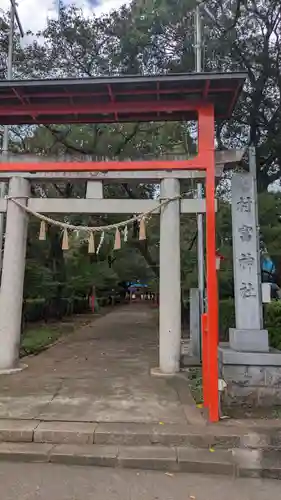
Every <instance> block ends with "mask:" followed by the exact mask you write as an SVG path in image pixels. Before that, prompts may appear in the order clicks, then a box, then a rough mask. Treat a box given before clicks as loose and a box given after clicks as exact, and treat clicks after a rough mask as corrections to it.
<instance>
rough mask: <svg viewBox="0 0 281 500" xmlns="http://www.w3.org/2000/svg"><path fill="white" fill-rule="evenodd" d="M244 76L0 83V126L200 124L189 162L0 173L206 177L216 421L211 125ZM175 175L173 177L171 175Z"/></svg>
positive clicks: (212, 414)
mask: <svg viewBox="0 0 281 500" xmlns="http://www.w3.org/2000/svg"><path fill="white" fill-rule="evenodd" d="M245 77H246V75H245V74H244V73H226V74H216V73H206V74H204V73H201V74H196V73H193V74H179V75H176V74H174V75H160V76H148V77H146V76H124V77H111V78H87V79H62V80H39V81H38V80H25V81H1V82H0V123H1V124H3V125H12V124H13V125H15V124H17V125H20V124H30V125H36V124H58V123H59V124H69V123H72V124H73V123H79V124H82V123H116V122H123V123H124V122H150V121H182V120H184V121H189V120H198V154H197V156H195V157H193V158H191V159H188V160H173V161H170V160H161V159H160V160H159V159H158V160H153V161H146V160H142V161H122V162H120V161H96V162H93V161H85V162H77V161H74V162H60V161H48V160H47V161H42V159H38V160H36V161H34V160H32V161H30V162H26V161H25V162H19V161H17V160H16V161H15V159H7V161H2V162H0V176H1V172H2V173H4V172H13V173H15V174H16V173H19V172H61V171H64V172H81V173H82V172H90V171H93V172H94V171H95V172H105V171H113V170H114V171H149V170H154V171H155V170H165V171H177V170H178V171H180V170H187V169H189V170H195V171H198V170H205V171H206V221H207V225H206V248H207V259H206V260H207V304H208V305H207V312H206V315H205V321H203V323H204V335H203V340H204V342H203V389H204V396H205V400H204V405H205V406H206V407H207V408H208V410H209V419H210V421H212V422H216V421H218V419H219V395H218V359H217V357H218V286H217V273H216V222H215V144H214V135H215V134H214V132H215V120H216V119H219V120H227V119H229V118H230V117H231V114H232V111H233V109H234V106H235V104H236V101H237V98H238V96H239V93H240V91H241V89H242V86H243V83H244V81H245ZM175 176H176V174H175Z"/></svg>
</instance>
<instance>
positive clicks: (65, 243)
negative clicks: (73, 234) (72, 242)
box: [61, 229, 69, 250]
mask: <svg viewBox="0 0 281 500" xmlns="http://www.w3.org/2000/svg"><path fill="white" fill-rule="evenodd" d="M61 248H62V249H63V250H69V243H68V232H67V229H64V231H63V237H62V245H61Z"/></svg>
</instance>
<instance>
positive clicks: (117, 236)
mask: <svg viewBox="0 0 281 500" xmlns="http://www.w3.org/2000/svg"><path fill="white" fill-rule="evenodd" d="M120 248H121V234H120V231H119V229H118V227H117V228H116V232H115V242H114V250H120Z"/></svg>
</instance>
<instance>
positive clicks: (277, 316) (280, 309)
mask: <svg viewBox="0 0 281 500" xmlns="http://www.w3.org/2000/svg"><path fill="white" fill-rule="evenodd" d="M219 325H220V327H219V329H220V340H221V341H227V340H228V330H229V328H234V327H235V307H234V299H232V298H231V299H226V300H221V301H220V305H219ZM264 325H265V328H266V329H267V330H268V333H269V342H270V346H271V347H274V348H276V349H280V350H281V302H279V301H275V300H274V301H272V302H271V303H270V304H266V305H265V306H264Z"/></svg>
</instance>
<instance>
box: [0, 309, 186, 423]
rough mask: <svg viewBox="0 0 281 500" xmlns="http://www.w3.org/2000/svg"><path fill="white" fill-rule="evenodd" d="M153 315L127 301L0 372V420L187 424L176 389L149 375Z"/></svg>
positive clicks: (154, 351) (154, 342)
mask: <svg viewBox="0 0 281 500" xmlns="http://www.w3.org/2000/svg"><path fill="white" fill-rule="evenodd" d="M157 355H158V339H157V317H156V312H155V311H154V310H152V309H146V308H145V307H144V306H138V305H136V306H132V305H130V306H126V307H123V308H120V309H116V310H114V311H113V312H112V313H110V314H108V315H106V316H103V317H101V318H99V319H96V320H95V321H94V322H93V323H92V324H91V325H90V326H89V325H88V326H86V327H84V328H82V329H80V330H79V331H77V332H76V333H74V334H71V335H68V336H67V337H65V338H64V339H63V340H62V341H61V342H60V343H58V344H57V345H55V346H54V347H52V348H50V349H49V350H47V351H45V352H43V353H42V354H40V355H39V356H37V357H30V358H26V360H25V361H26V362H27V363H28V369H26V370H24V371H23V372H21V373H18V374H14V375H9V376H1V377H0V418H15V419H41V420H67V421H95V422H100V421H103V422H144V423H154V422H159V421H161V422H164V423H175V424H186V423H187V421H186V418H185V413H184V410H183V407H182V405H181V403H180V401H179V399H178V396H177V393H176V391H175V390H174V389H173V388H172V386H171V384H170V383H169V382H167V381H166V380H163V379H159V378H152V377H151V376H150V374H149V372H150V368H151V367H155V366H157V364H158V361H157Z"/></svg>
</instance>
